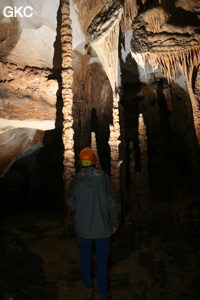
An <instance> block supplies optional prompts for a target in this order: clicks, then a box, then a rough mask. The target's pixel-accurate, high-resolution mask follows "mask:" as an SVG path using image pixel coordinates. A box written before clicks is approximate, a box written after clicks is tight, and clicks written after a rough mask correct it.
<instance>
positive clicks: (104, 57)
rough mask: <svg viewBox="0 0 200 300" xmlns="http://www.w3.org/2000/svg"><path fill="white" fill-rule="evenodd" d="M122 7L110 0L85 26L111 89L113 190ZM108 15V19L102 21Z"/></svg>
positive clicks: (116, 167)
mask: <svg viewBox="0 0 200 300" xmlns="http://www.w3.org/2000/svg"><path fill="white" fill-rule="evenodd" d="M122 12H123V7H122V4H121V1H110V2H109V3H108V4H107V5H106V6H105V7H104V8H103V9H102V11H101V12H100V13H99V14H98V15H97V17H96V18H95V19H94V20H93V21H92V23H91V25H90V27H89V28H88V34H89V41H90V45H91V47H92V48H93V49H94V50H95V51H96V53H97V55H98V57H99V59H100V60H101V63H102V65H103V67H104V69H105V72H106V74H107V76H108V78H109V81H110V84H111V87H112V90H113V125H110V139H109V145H110V151H111V179H112V182H113V185H114V188H115V191H116V193H117V194H118V193H119V187H120V184H119V181H120V175H119V144H120V141H119V136H120V125H119V95H118V93H117V91H116V87H117V84H118V40H119V22H120V19H121V16H122ZM105 14H107V15H109V16H110V18H108V19H107V22H105V21H103V20H104V18H103V16H104V15H105Z"/></svg>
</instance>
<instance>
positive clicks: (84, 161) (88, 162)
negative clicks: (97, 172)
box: [79, 147, 97, 167]
mask: <svg viewBox="0 0 200 300" xmlns="http://www.w3.org/2000/svg"><path fill="white" fill-rule="evenodd" d="M79 159H80V162H81V165H82V166H83V167H89V166H92V165H94V164H95V163H96V161H97V158H96V156H95V154H94V152H93V151H92V150H91V148H90V147H85V148H84V149H83V150H82V151H81V152H80V154H79Z"/></svg>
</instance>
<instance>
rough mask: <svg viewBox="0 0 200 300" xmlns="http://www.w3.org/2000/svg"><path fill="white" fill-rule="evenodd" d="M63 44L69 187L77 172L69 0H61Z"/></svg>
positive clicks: (66, 173) (65, 133)
mask: <svg viewBox="0 0 200 300" xmlns="http://www.w3.org/2000/svg"><path fill="white" fill-rule="evenodd" d="M61 16H62V21H61V45H62V74H61V75H62V98H63V118H64V121H63V136H62V139H63V145H64V160H63V164H64V174H63V177H64V185H65V190H67V189H68V186H69V183H70V181H71V177H72V175H73V174H74V172H75V168H74V164H75V156H74V148H73V147H74V139H73V137H74V130H73V128H72V125H73V117H72V105H73V92H72V82H73V69H72V28H71V20H70V6H69V0H61Z"/></svg>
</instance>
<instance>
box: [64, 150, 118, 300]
mask: <svg viewBox="0 0 200 300" xmlns="http://www.w3.org/2000/svg"><path fill="white" fill-rule="evenodd" d="M79 157H80V162H81V164H82V169H81V171H80V172H79V173H78V174H77V175H76V176H75V177H74V178H73V180H72V183H71V187H70V192H69V195H68V198H67V205H68V206H69V208H70V209H71V210H73V211H74V212H75V218H74V222H75V224H74V226H75V232H76V234H77V236H78V239H79V242H80V248H81V273H82V279H83V283H84V286H85V289H86V299H93V285H92V280H91V270H90V265H91V251H92V241H94V242H95V246H96V259H97V281H98V292H99V299H104V298H102V297H104V296H105V299H106V295H107V291H108V286H107V259H108V253H109V243H110V236H111V235H112V233H115V232H116V230H117V228H118V226H119V218H118V212H119V210H120V206H119V204H118V203H117V201H116V199H115V194H114V190H113V187H112V185H111V182H110V178H109V176H108V175H107V174H105V173H104V172H103V171H100V170H97V169H96V168H95V162H96V157H95V155H94V153H93V151H92V150H91V149H90V148H85V149H83V150H82V151H81V152H80V155H79Z"/></svg>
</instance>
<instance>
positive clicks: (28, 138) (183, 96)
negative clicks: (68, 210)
mask: <svg viewBox="0 0 200 300" xmlns="http://www.w3.org/2000/svg"><path fill="white" fill-rule="evenodd" d="M27 3H29V5H31V6H32V7H33V13H34V14H33V17H31V18H22V17H20V16H19V15H18V16H17V17H13V18H12V17H11V18H6V17H5V16H3V8H4V7H5V5H7V4H8V3H7V2H6V1H1V4H0V11H1V15H0V26H1V39H0V63H1V69H0V76H1V78H0V107H1V110H0V117H1V119H0V128H1V144H0V147H1V148H0V149H1V160H0V167H1V176H4V175H5V174H6V172H7V171H8V170H9V168H10V167H11V166H12V164H13V163H14V162H15V161H16V160H18V159H19V158H20V157H23V156H24V157H25V156H27V155H29V154H31V153H34V152H35V151H36V150H37V151H38V150H39V149H41V147H43V145H44V137H45V135H46V134H48V132H49V131H52V130H56V129H59V130H60V131H62V129H63V128H64V130H63V144H64V165H65V169H66V171H67V172H68V173H67V175H66V176H68V179H70V177H71V174H72V173H73V172H75V170H78V169H79V164H78V158H77V156H78V152H79V150H80V149H81V148H82V147H83V146H85V145H88V144H90V143H91V142H92V143H93V144H94V145H95V146H96V150H95V151H97V154H98V156H99V161H100V164H99V166H100V167H101V168H103V169H104V170H105V171H106V172H108V173H109V174H111V177H112V178H115V179H116V185H117V186H119V182H118V180H119V179H120V178H121V179H120V180H121V182H124V181H125V179H122V178H123V176H124V174H126V171H127V169H128V166H127V163H126V158H127V157H126V151H127V145H126V143H127V139H129V138H127V136H128V135H129V133H130V134H131V135H132V133H133V135H134V139H135V140H134V147H136V148H137V149H139V148H140V146H141V145H140V143H141V142H140V139H139V135H138V126H139V125H138V124H139V121H138V118H139V116H140V117H141V115H142V118H143V120H144V124H145V126H146V139H147V145H148V151H147V154H146V157H147V158H146V163H148V166H149V167H150V170H149V171H150V174H151V175H152V176H151V178H152V185H153V186H155V183H156V182H158V183H159V182H160V181H159V180H161V179H160V178H162V176H160V169H159V168H160V165H162V167H163V165H164V166H165V165H168V164H167V163H166V160H167V159H166V158H167V157H168V156H169V159H168V160H169V161H170V164H171V162H172V161H173V164H175V166H177V165H180V166H182V164H183V165H184V166H185V167H184V168H185V169H184V170H183V173H184V172H186V174H187V175H188V176H187V178H189V177H190V178H193V179H192V180H191V182H193V186H196V185H197V184H196V185H195V182H197V181H198V176H199V175H198V173H199V171H198V168H199V145H198V141H199V128H200V127H199V126H200V125H199V119H200V117H199V116H200V113H199V55H198V53H199V6H198V2H197V1H196V0H193V1H191V2H190V3H187V2H186V1H184V0H179V1H172V2H171V3H170V5H168V4H169V3H167V2H166V1H164V0H162V1H139V2H138V1H129V0H125V1H124V2H123V3H122V1H106V0H102V1H87V2H84V3H83V2H81V1H78V0H76V1H75V0H74V1H64V0H63V1H60V2H59V1H58V0H55V1H53V3H52V6H51V7H50V6H49V5H48V1H43V2H42V3H40V2H39V1H29V2H27ZM9 4H10V5H11V6H17V5H22V2H21V1H19V0H10V2H9ZM23 5H24V2H23ZM62 5H63V7H64V6H65V5H67V10H66V11H63V12H62V11H61V7H62ZM185 46H186V48H185ZM127 86H129V87H130V86H131V88H130V89H131V90H134V91H133V94H131V95H130V93H129V87H128V92H127ZM126 93H128V94H127V95H126ZM133 95H134V96H133ZM130 102H131V103H132V104H133V105H132V104H131V105H132V106H131V107H129V104H130ZM63 107H64V108H63ZM127 107H129V108H130V109H127ZM62 108H63V111H61V110H62ZM63 119H64V122H63ZM127 124H128V125H127ZM93 133H94V134H93ZM131 139H132V138H131ZM136 148H135V149H136ZM128 149H129V148H128ZM152 149H153V150H152ZM167 149H168V150H167ZM134 151H135V150H134ZM137 151H139V150H136V152H137ZM137 153H139V152H137ZM169 153H170V154H169ZM132 159H133V157H132ZM176 160H177V161H178V162H175V161H176ZM161 161H162V163H161ZM137 162H138V160H137ZM170 164H169V165H170ZM155 165H156V166H157V167H156V168H155ZM74 166H75V168H74ZM137 168H140V167H137ZM174 168H175V169H176V167H174ZM155 169H156V170H158V171H155ZM161 169H162V168H161ZM113 170H114V173H113ZM138 170H139V169H138ZM169 170H170V168H169ZM152 171H153V172H152ZM167 172H168V173H170V171H167ZM175 173H176V172H175ZM64 174H65V173H64ZM64 177H65V175H64ZM169 177H170V175H169ZM125 178H126V177H125ZM157 178H159V180H158V181H157ZM163 182H164V180H163Z"/></svg>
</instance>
